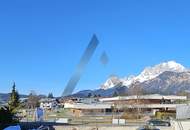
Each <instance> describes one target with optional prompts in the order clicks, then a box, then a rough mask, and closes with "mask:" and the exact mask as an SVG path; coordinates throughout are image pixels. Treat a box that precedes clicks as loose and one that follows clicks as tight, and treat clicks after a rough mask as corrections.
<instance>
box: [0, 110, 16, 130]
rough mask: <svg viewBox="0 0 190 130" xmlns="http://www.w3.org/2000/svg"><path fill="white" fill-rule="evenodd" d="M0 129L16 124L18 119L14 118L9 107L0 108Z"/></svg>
mask: <svg viewBox="0 0 190 130" xmlns="http://www.w3.org/2000/svg"><path fill="white" fill-rule="evenodd" d="M0 115H1V116H0V129H1V130H2V129H4V128H5V127H7V126H9V125H11V124H15V123H17V122H18V119H17V118H16V117H15V115H14V113H13V112H12V110H10V109H9V107H1V108H0Z"/></svg>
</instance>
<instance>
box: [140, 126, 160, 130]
mask: <svg viewBox="0 0 190 130" xmlns="http://www.w3.org/2000/svg"><path fill="white" fill-rule="evenodd" d="M137 130H160V129H158V128H156V127H155V126H150V125H145V126H142V127H140V128H138V129H137Z"/></svg>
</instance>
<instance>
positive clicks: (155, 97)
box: [99, 94, 187, 102]
mask: <svg viewBox="0 0 190 130" xmlns="http://www.w3.org/2000/svg"><path fill="white" fill-rule="evenodd" d="M133 99H159V100H161V99H166V100H187V97H186V96H176V95H160V94H151V95H141V96H137V95H134V96H118V97H111V98H102V99H99V100H100V101H102V102H108V101H117V100H133Z"/></svg>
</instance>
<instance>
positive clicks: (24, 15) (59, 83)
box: [0, 0, 190, 96]
mask: <svg viewBox="0 0 190 130" xmlns="http://www.w3.org/2000/svg"><path fill="white" fill-rule="evenodd" d="M189 5H190V1H188V0H187V1H181V0H178V1H175V0H167V1H166V0H60V1H58V0H57V1H50V0H30V1H29V0H23V1H21V0H20V1H19V0H18V1H15V0H12V1H11V0H6V1H5V0H4V1H0V92H3V93H5V92H9V91H10V90H11V86H12V82H13V81H15V82H16V85H17V89H18V91H19V92H20V93H25V94H28V93H29V92H30V91H31V90H35V91H36V92H37V93H42V94H47V93H49V92H53V94H54V95H56V96H60V95H61V93H62V92H63V90H64V87H65V86H66V84H67V82H68V80H69V78H70V77H71V75H72V73H73V72H74V69H75V67H76V65H77V64H78V62H79V60H80V57H81V55H82V54H83V51H84V50H85V48H86V46H87V44H88V42H89V40H90V38H91V36H92V34H93V33H96V35H97V37H98V39H99V41H100V44H99V46H98V48H97V50H96V52H95V54H94V55H93V57H92V59H91V61H90V63H89V64H88V66H87V68H86V70H85V73H84V75H83V76H82V78H81V80H80V82H79V84H78V85H77V88H76V90H75V91H78V90H82V89H95V88H98V87H99V85H100V84H101V83H103V82H104V81H105V80H106V79H107V78H108V77H109V76H110V75H112V74H114V75H118V76H120V77H123V76H128V75H131V74H138V73H140V72H141V71H142V70H143V68H144V67H146V66H151V65H154V64H158V63H160V62H163V61H168V60H175V61H177V62H179V63H181V64H183V65H184V66H186V67H189V66H190V60H189V59H190V55H189V52H190V37H189V36H190V8H189ZM103 51H106V53H107V55H108V56H109V63H108V64H107V65H106V66H104V65H102V64H101V63H100V62H99V57H100V55H101V53H102V52H103Z"/></svg>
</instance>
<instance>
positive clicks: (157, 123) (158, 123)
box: [147, 119, 171, 126]
mask: <svg viewBox="0 0 190 130" xmlns="http://www.w3.org/2000/svg"><path fill="white" fill-rule="evenodd" d="M147 124H148V125H152V126H171V124H170V122H169V121H163V120H158V119H152V120H149V121H148V123H147Z"/></svg>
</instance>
